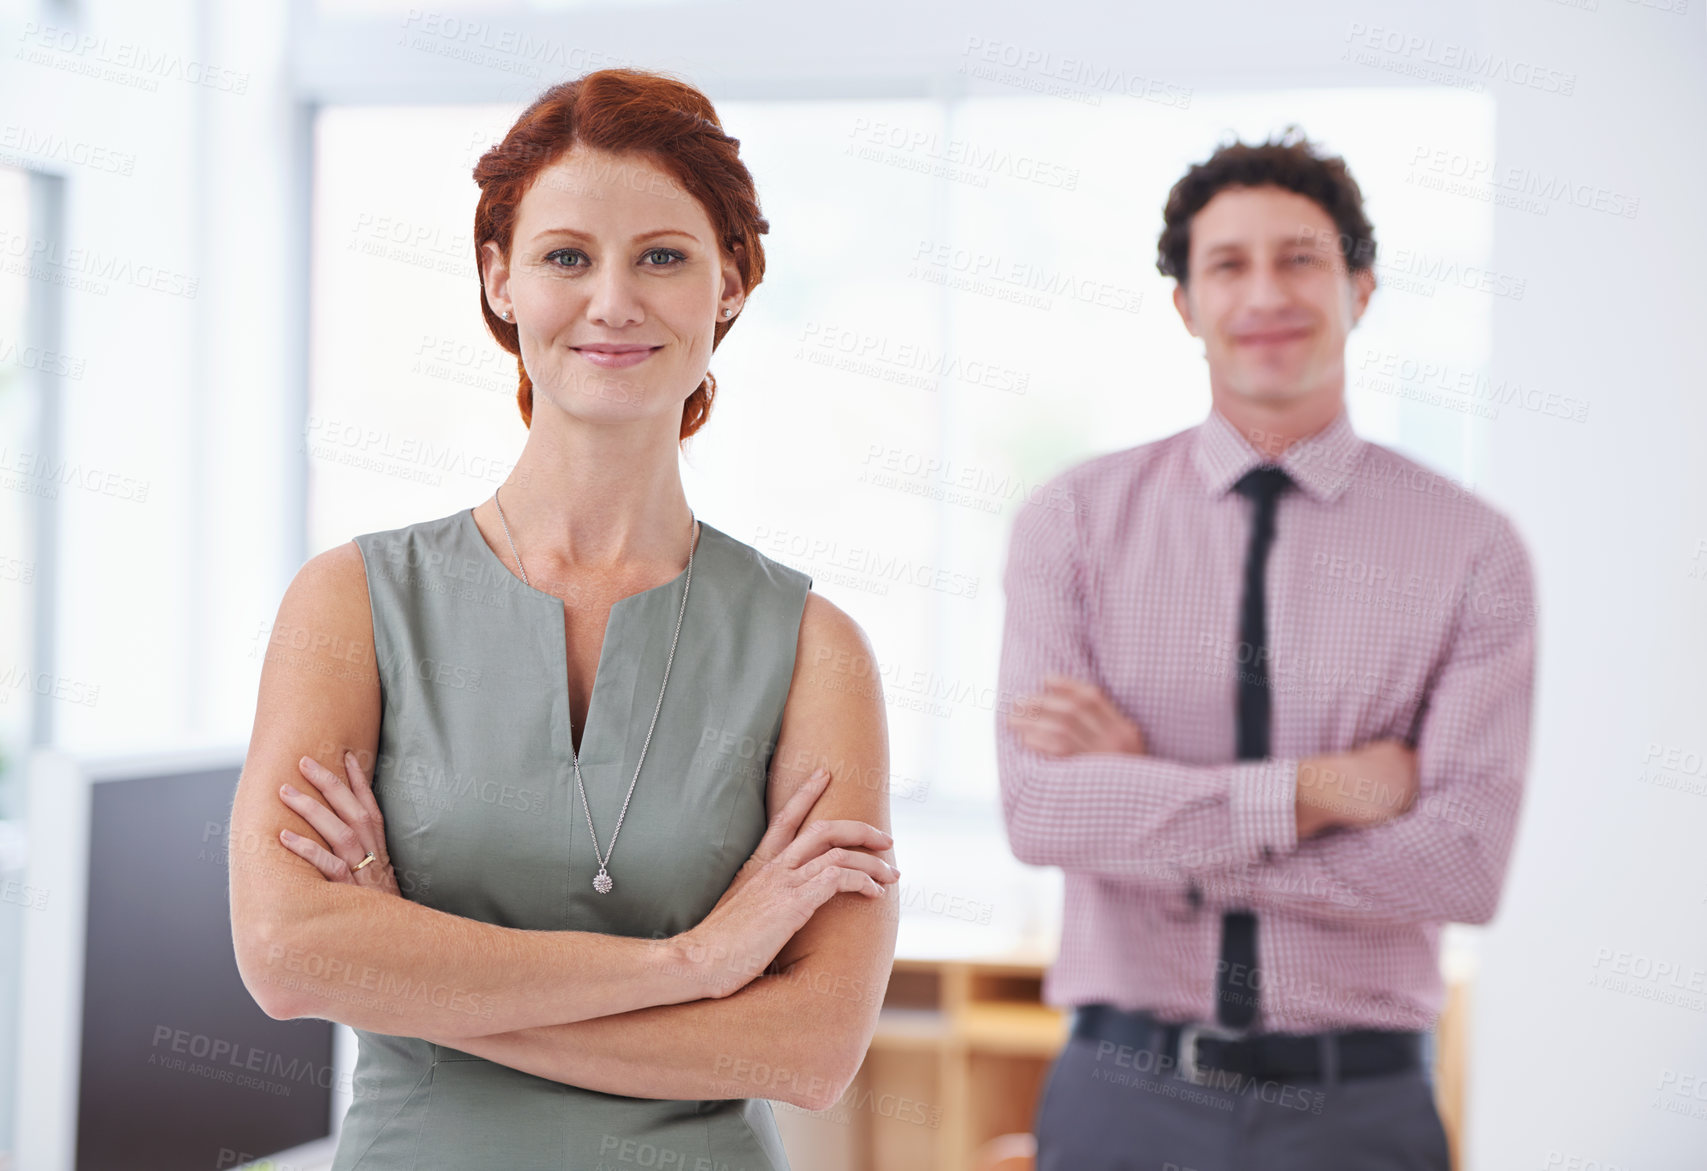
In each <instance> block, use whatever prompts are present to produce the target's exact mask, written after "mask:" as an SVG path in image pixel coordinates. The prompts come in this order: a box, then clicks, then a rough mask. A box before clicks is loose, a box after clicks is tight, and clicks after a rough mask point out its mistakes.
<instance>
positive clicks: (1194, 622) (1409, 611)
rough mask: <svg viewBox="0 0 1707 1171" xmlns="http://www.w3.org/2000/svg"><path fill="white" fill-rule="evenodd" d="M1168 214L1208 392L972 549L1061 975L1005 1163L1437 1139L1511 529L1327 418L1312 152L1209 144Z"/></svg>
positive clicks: (1321, 1151) (1378, 1157)
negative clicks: (1443, 1045)
mask: <svg viewBox="0 0 1707 1171" xmlns="http://www.w3.org/2000/svg"><path fill="white" fill-rule="evenodd" d="M1164 224H1165V227H1164V231H1163V232H1162V235H1161V238H1160V241H1159V246H1158V254H1159V259H1158V267H1159V268H1160V270H1161V271H1162V273H1163V274H1164V275H1166V276H1171V277H1173V278H1174V279H1175V280H1176V282H1177V285H1176V288H1175V291H1174V304H1175V306H1176V307H1177V308H1178V310H1179V313H1180V317H1181V318H1182V319H1183V321H1184V322H1185V326H1186V328H1187V329H1188V330H1189V331H1190V332H1191V334H1192V335H1193V336H1194V337H1198V338H1200V339H1202V341H1203V345H1204V355H1205V358H1206V360H1207V362H1208V366H1209V384H1210V397H1211V402H1212V408H1211V410H1210V413H1209V416H1208V418H1206V419H1205V420H1204V421H1203V422H1202V423H1200V424H1198V425H1196V426H1194V427H1191V428H1189V429H1187V430H1185V431H1182V432H1180V433H1178V434H1176V435H1172V436H1170V437H1168V438H1166V439H1162V440H1159V441H1157V442H1154V443H1147V444H1143V445H1140V446H1138V447H1133V448H1129V449H1126V450H1121V451H1114V452H1110V453H1108V454H1105V455H1101V456H1098V457H1095V458H1093V459H1090V460H1088V461H1086V462H1084V463H1081V464H1079V465H1078V466H1076V467H1073V468H1070V469H1069V470H1067V471H1066V472H1064V473H1062V474H1061V475H1059V476H1057V477H1056V478H1055V479H1054V480H1053V481H1051V483H1050V485H1049V487H1050V489H1051V491H1048V492H1044V493H1039V494H1037V497H1036V498H1035V499H1034V500H1033V501H1032V502H1030V503H1028V504H1027V505H1026V506H1024V507H1023V508H1022V509H1021V511H1020V513H1019V515H1018V517H1017V518H1016V520H1015V523H1014V529H1013V534H1012V540H1011V543H1010V546H1009V552H1008V562H1007V568H1006V574H1005V578H1004V584H1005V587H1006V592H1007V613H1006V619H1005V627H1004V636H1003V644H1002V653H1001V680H1000V685H1001V690H1002V694H1004V695H1006V696H1013V697H1022V698H1019V699H1017V700H1016V702H1015V703H1014V704H1013V706H1012V710H1011V711H1010V713H1009V714H1008V716H1007V718H1005V719H1004V720H1002V721H1000V722H999V727H998V732H997V736H998V761H999V766H1000V779H1001V791H1002V802H1003V810H1004V815H1005V819H1006V823H1007V828H1008V835H1009V840H1010V842H1011V845H1012V848H1013V851H1014V853H1015V855H1016V856H1017V857H1018V858H1019V859H1020V860H1021V861H1024V862H1029V863H1032V864H1035V865H1049V866H1059V867H1061V868H1062V869H1063V870H1064V871H1065V876H1066V885H1065V895H1066V907H1065V914H1064V917H1063V931H1062V941H1061V953H1060V956H1059V958H1058V960H1057V961H1056V963H1055V964H1054V966H1053V967H1052V968H1051V969H1050V971H1049V974H1048V977H1047V980H1046V982H1045V998H1046V999H1047V1000H1048V1001H1049V1002H1050V1003H1052V1004H1057V1005H1062V1006H1072V1007H1073V1008H1074V1009H1075V1012H1074V1021H1073V1031H1072V1037H1071V1039H1070V1041H1069V1043H1068V1045H1067V1047H1066V1049H1065V1050H1064V1051H1063V1052H1062V1054H1061V1056H1060V1057H1059V1059H1058V1060H1057V1062H1056V1063H1055V1065H1054V1067H1053V1069H1052V1070H1051V1072H1050V1076H1049V1080H1048V1083H1047V1085H1046V1086H1045V1089H1044V1093H1043V1097H1042V1101H1041V1102H1040V1105H1039V1110H1038V1117H1037V1123H1036V1131H1037V1139H1038V1159H1037V1167H1038V1171H1099V1169H1102V1168H1110V1169H1112V1168H1116V1167H1118V1168H1123V1169H1125V1168H1151V1169H1155V1171H1161V1169H1163V1168H1177V1169H1179V1171H1186V1169H1191V1171H1222V1169H1232V1168H1261V1169H1262V1171H1287V1169H1290V1168H1300V1169H1304V1168H1307V1169H1309V1171H1321V1169H1323V1168H1339V1167H1343V1168H1351V1169H1355V1171H1379V1169H1385V1168H1426V1169H1441V1171H1444V1169H1445V1168H1447V1167H1448V1165H1449V1160H1448V1150H1447V1143H1446V1138H1445V1134H1444V1132H1443V1128H1442V1125H1441V1121H1440V1118H1439V1116H1438V1114H1437V1113H1436V1110H1435V1106H1434V1100H1433V1092H1432V1084H1431V1079H1430V1076H1429V1070H1428V1059H1429V1054H1430V1051H1431V1050H1430V1046H1429V1044H1428V1042H1429V1041H1430V1040H1431V1035H1430V1032H1429V1030H1431V1029H1432V1027H1433V1025H1434V1022H1435V1021H1436V1019H1437V1018H1438V1016H1439V1013H1440V1009H1441V1006H1442V1003H1443V999H1444V988H1443V984H1442V980H1441V975H1440V967H1439V937H1440V927H1441V924H1442V923H1445V922H1461V923H1485V922H1487V921H1488V920H1489V919H1490V918H1491V917H1492V916H1493V914H1494V910H1495V908H1496V906H1497V905H1498V902H1499V895H1500V887H1501V885H1502V882H1503V880H1504V876H1505V872H1506V864H1507V859H1508V856H1509V853H1510V849H1511V843H1512V838H1513V835H1514V832H1515V828H1516V821H1517V815H1518V810H1519V806H1520V803H1521V797H1522V789H1523V776H1524V769H1525V762H1526V758H1527V753H1528V738H1529V725H1530V710H1531V699H1530V697H1531V688H1532V681H1533V674H1534V658H1535V626H1534V623H1535V613H1534V606H1533V601H1532V586H1531V573H1530V567H1529V561H1528V556H1527V554H1526V552H1525V550H1524V548H1523V545H1522V543H1521V542H1520V540H1519V538H1518V536H1517V533H1516V532H1515V531H1514V529H1513V527H1512V525H1511V524H1510V522H1509V521H1507V520H1506V519H1505V518H1504V517H1503V516H1502V515H1501V514H1500V513H1498V512H1496V511H1495V510H1494V509H1492V508H1491V507H1489V506H1488V505H1487V504H1485V503H1484V502H1482V501H1480V500H1478V499H1476V498H1475V497H1473V496H1471V495H1469V494H1468V493H1467V492H1466V491H1464V490H1463V489H1462V488H1460V487H1458V486H1457V485H1455V484H1453V483H1452V482H1451V481H1449V480H1446V479H1444V478H1443V477H1441V476H1439V475H1438V474H1436V473H1434V472H1432V471H1430V470H1428V469H1427V468H1424V467H1422V466H1421V465H1419V464H1417V463H1415V462H1413V461H1412V460H1409V459H1407V458H1405V457H1404V456H1402V455H1400V454H1398V453H1397V452H1394V451H1392V450H1389V449H1387V448H1385V447H1381V446H1379V445H1376V444H1373V443H1370V442H1367V441H1365V440H1363V439H1361V438H1359V437H1358V436H1357V435H1356V434H1355V433H1354V432H1353V430H1352V428H1351V425H1350V422H1349V420H1348V418H1347V416H1346V408H1345V348H1346V341H1347V338H1348V336H1349V334H1350V332H1351V330H1352V328H1353V327H1354V326H1355V325H1356V324H1357V321H1358V319H1359V318H1360V317H1361V316H1362V315H1363V313H1364V311H1365V309H1366V308H1367V306H1368V304H1369V299H1370V296H1371V294H1372V293H1373V292H1374V289H1375V277H1374V261H1375V242H1374V237H1373V232H1372V229H1371V228H1370V225H1369V223H1368V221H1367V220H1366V219H1365V217H1364V213H1363V207H1362V196H1361V193H1360V191H1359V189H1358V186H1357V184H1356V182H1355V181H1354V180H1353V179H1352V177H1351V175H1350V173H1349V172H1348V170H1347V168H1346V166H1345V164H1344V162H1343V161H1342V160H1340V159H1338V158H1330V157H1323V156H1322V155H1320V154H1319V153H1318V152H1317V151H1316V150H1315V148H1314V147H1313V146H1312V145H1311V144H1310V143H1309V142H1308V141H1307V140H1304V139H1302V138H1301V136H1298V135H1296V134H1293V133H1289V134H1288V135H1287V136H1286V137H1285V138H1283V139H1282V140H1281V141H1279V142H1275V141H1272V140H1271V141H1269V142H1265V143H1263V144H1261V145H1256V146H1247V145H1245V144H1243V143H1234V144H1231V145H1228V146H1223V147H1221V148H1220V149H1218V150H1217V151H1215V153H1214V154H1213V155H1212V156H1211V157H1210V158H1209V159H1208V160H1207V161H1205V162H1203V163H1201V164H1199V165H1196V166H1194V167H1192V168H1191V169H1190V170H1189V171H1188V173H1187V174H1186V175H1185V176H1184V177H1183V178H1182V179H1181V180H1180V181H1179V182H1178V183H1177V184H1176V185H1175V187H1174V188H1173V190H1172V192H1171V193H1170V194H1169V197H1168V201H1167V206H1166V209H1165V212H1164ZM1061 499H1070V500H1071V501H1072V502H1073V505H1072V508H1071V509H1070V510H1062V509H1060V507H1059V505H1058V501H1059V500H1061ZM1051 505H1055V507H1051Z"/></svg>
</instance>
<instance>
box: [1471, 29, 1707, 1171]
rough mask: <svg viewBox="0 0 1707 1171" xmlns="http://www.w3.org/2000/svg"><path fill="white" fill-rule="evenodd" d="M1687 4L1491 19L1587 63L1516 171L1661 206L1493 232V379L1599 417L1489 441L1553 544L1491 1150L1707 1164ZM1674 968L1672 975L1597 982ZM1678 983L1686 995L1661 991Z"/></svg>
mask: <svg viewBox="0 0 1707 1171" xmlns="http://www.w3.org/2000/svg"><path fill="white" fill-rule="evenodd" d="M1690 5H1691V8H1690V11H1688V12H1687V13H1685V14H1682V15H1680V14H1677V13H1674V12H1671V11H1665V10H1660V9H1656V8H1653V7H1648V6H1646V5H1642V4H1637V3H1633V2H1631V0H1599V6H1598V10H1596V11H1588V10H1583V9H1576V8H1568V7H1563V6H1559V5H1555V4H1551V3H1536V4H1523V5H1518V4H1513V5H1502V6H1500V7H1499V8H1498V9H1497V16H1496V17H1495V20H1494V22H1493V23H1492V25H1491V26H1490V29H1489V39H1490V40H1491V41H1494V42H1495V43H1499V44H1503V45H1509V46H1511V47H1512V48H1514V49H1516V50H1520V51H1522V52H1523V53H1526V54H1528V55H1530V56H1532V57H1533V58H1534V59H1536V60H1540V61H1545V62H1549V63H1551V62H1557V63H1559V64H1558V67H1559V68H1563V69H1570V70H1575V71H1576V72H1577V73H1578V74H1579V80H1578V83H1577V86H1576V92H1575V93H1574V95H1573V96H1571V97H1570V98H1561V97H1559V96H1557V95H1550V94H1545V93H1537V92H1533V91H1531V92H1514V93H1511V94H1510V95H1509V97H1508V96H1507V95H1504V94H1502V101H1501V106H1500V116H1499V131H1498V133H1499V158H1500V161H1501V163H1502V164H1511V165H1517V166H1525V167H1531V168H1534V169H1536V170H1537V171H1541V172H1552V173H1555V174H1559V175H1566V176H1570V177H1571V178H1572V181H1573V182H1575V183H1581V184H1587V185H1593V186H1598V187H1603V188H1608V189H1612V190H1614V191H1617V192H1620V193H1629V194H1632V195H1634V196H1636V197H1638V198H1639V199H1640V201H1641V202H1640V204H1639V206H1638V209H1637V214H1636V216H1635V218H1634V219H1623V218H1618V217H1615V216H1613V215H1609V214H1605V213H1601V212H1595V211H1592V210H1588V211H1582V210H1577V209H1555V210H1554V211H1552V212H1550V213H1549V214H1548V215H1547V216H1545V217H1536V216H1531V215H1525V214H1521V213H1518V214H1503V215H1501V216H1500V218H1499V219H1498V221H1497V226H1496V235H1495V255H1496V267H1497V268H1500V269H1502V270H1506V271H1509V272H1512V273H1515V274H1521V275H1522V276H1524V277H1526V278H1527V292H1526V295H1525V296H1524V298H1523V299H1522V301H1520V302H1515V303H1506V304H1502V305H1501V306H1500V307H1499V309H1498V310H1497V311H1496V312H1497V314H1498V316H1497V317H1496V319H1495V363H1496V365H1497V367H1498V368H1499V371H1500V373H1502V374H1505V375H1508V376H1512V377H1520V378H1521V379H1523V380H1524V381H1525V382H1526V383H1527V382H1533V383H1534V384H1535V385H1536V386H1538V387H1542V388H1546V389H1548V390H1558V391H1561V392H1564V393H1568V394H1573V395H1576V396H1579V397H1582V398H1586V399H1588V400H1590V409H1589V415H1588V425H1587V426H1583V427H1561V426H1548V425H1547V424H1548V423H1549V422H1550V421H1549V420H1546V419H1533V418H1525V419H1523V420H1521V423H1522V424H1523V425H1521V426H1520V425H1518V424H1519V422H1520V420H1517V419H1513V420H1512V421H1511V424H1512V425H1511V426H1509V427H1496V428H1494V429H1493V436H1492V438H1493V443H1492V447H1491V450H1490V453H1489V459H1488V466H1489V468H1490V469H1491V472H1492V477H1491V483H1490V484H1489V492H1490V494H1491V495H1492V496H1494V497H1495V498H1496V499H1498V500H1500V501H1502V502H1504V503H1505V504H1506V506H1507V507H1509V508H1510V510H1511V511H1512V513H1513V514H1514V515H1515V516H1516V517H1517V519H1518V522H1519V524H1520V525H1521V526H1522V528H1523V531H1524V534H1525V536H1526V537H1527V538H1528V540H1529V543H1530V548H1531V551H1532V553H1533V555H1534V558H1535V562H1536V567H1537V573H1538V578H1539V584H1540V608H1541V616H1542V625H1541V632H1540V635H1541V637H1540V647H1541V651H1540V653H1541V659H1542V668H1541V693H1540V696H1539V703H1538V708H1537V722H1536V727H1535V740H1534V756H1533V763H1532V766H1531V772H1530V793H1529V801H1528V804H1527V807H1526V809H1525V811H1524V816H1523V821H1522V828H1521V831H1520V836H1519V841H1518V846H1517V851H1516V856H1515V860H1514V862H1513V866H1512V875H1511V880H1510V883H1509V885H1508V887H1507V891H1506V898H1505V902H1504V904H1503V905H1502V907H1501V911H1500V916H1499V918H1498V920H1497V921H1496V924H1495V925H1494V928H1493V930H1492V931H1491V932H1490V933H1489V934H1488V936H1487V938H1486V939H1485V940H1484V941H1483V954H1482V973H1481V981H1480V987H1479V989H1478V1001H1477V1004H1476V1029H1475V1039H1474V1051H1475V1055H1476V1066H1475V1078H1476V1082H1475V1094H1474V1104H1473V1113H1472V1123H1473V1130H1472V1135H1473V1141H1472V1149H1473V1150H1474V1152H1475V1154H1476V1156H1477V1164H1476V1165H1477V1167H1478V1168H1490V1169H1491V1168H1505V1167H1544V1166H1571V1165H1572V1164H1570V1162H1569V1160H1570V1159H1573V1158H1578V1159H1581V1160H1583V1162H1584V1164H1588V1163H1589V1161H1590V1160H1599V1166H1600V1167H1602V1168H1605V1167H1609V1166H1617V1167H1620V1168H1631V1169H1635V1168H1641V1169H1644V1171H1647V1169H1652V1168H1685V1167H1691V1168H1692V1167H1700V1166H1703V1165H1707V1116H1697V1117H1691V1116H1686V1115H1679V1114H1674V1113H1670V1112H1669V1111H1668V1110H1667V1109H1666V1108H1665V1107H1666V1106H1667V1105H1668V1104H1671V1105H1676V1104H1679V1103H1681V1104H1682V1105H1683V1106H1684V1107H1685V1108H1688V1107H1694V1108H1697V1109H1701V1110H1702V1111H1703V1114H1704V1115H1707V1100H1703V1099H1701V1098H1698V1097H1694V1096H1692V1094H1691V1093H1678V1092H1675V1090H1676V1089H1677V1087H1679V1086H1680V1085H1683V1084H1684V1083H1683V1081H1682V1079H1684V1078H1707V984H1704V982H1707V930H1704V928H1707V873H1704V872H1703V868H1702V865H1701V860H1702V858H1703V849H1702V842H1703V838H1704V835H1707V777H1704V775H1703V771H1704V768H1707V766H1703V765H1702V764H1701V763H1700V760H1699V754H1700V753H1702V752H1703V751H1707V719H1703V714H1704V713H1707V674H1704V673H1703V672H1702V670H1701V664H1700V659H1701V655H1702V652H1703V650H1704V649H1707V545H1704V544H1703V539H1704V538H1707V462H1704V461H1703V459H1702V453H1701V445H1702V442H1703V440H1704V439H1707V377H1704V376H1703V364H1702V351H1701V341H1700V337H1701V333H1700V325H1701V321H1702V319H1703V317H1704V315H1707V293H1704V292H1703V286H1702V282H1701V276H1700V269H1701V265H1702V262H1703V260H1704V259H1707V227H1704V225H1703V220H1702V216H1701V207H1702V196H1703V192H1704V191H1707V153H1704V150H1703V145H1702V144H1703V141H1704V139H1703V134H1704V131H1707V12H1704V11H1703V7H1704V6H1703V5H1702V4H1701V2H1700V0H1690ZM1692 574H1693V576H1691V575H1692ZM1651 744H1658V745H1660V746H1661V750H1662V756H1661V757H1659V758H1658V759H1656V760H1653V761H1650V760H1649V758H1648V752H1649V746H1650V745H1651ZM1671 750H1676V751H1677V752H1678V753H1679V758H1678V759H1679V763H1680V764H1683V763H1686V762H1685V761H1684V758H1683V755H1682V754H1683V753H1686V752H1688V753H1694V754H1697V755H1696V758H1695V760H1694V761H1693V762H1687V763H1690V764H1691V765H1692V767H1693V769H1694V770H1695V772H1694V775H1693V784H1694V791H1693V792H1690V791H1686V790H1685V789H1684V788H1673V787H1667V786H1668V785H1679V784H1685V783H1687V782H1689V781H1690V780H1691V777H1690V776H1689V775H1687V774H1685V773H1683V772H1682V771H1681V770H1680V769H1677V768H1671V769H1667V768H1665V767H1664V756H1663V753H1665V752H1668V751H1671ZM1656 765H1657V766H1659V767H1657V768H1656V767H1654V766H1656ZM1656 773H1657V774H1658V782H1659V783H1654V778H1655V774H1656ZM1644 775H1646V776H1647V777H1648V780H1646V781H1644V780H1643V779H1642V778H1643V777H1644ZM1620 953H1629V955H1628V957H1621V956H1620ZM1597 960H1598V961H1599V962H1598V964H1597ZM1660 964H1670V965H1673V967H1674V968H1675V969H1676V970H1677V972H1678V973H1679V974H1678V975H1677V976H1676V977H1675V980H1676V983H1675V984H1674V983H1673V977H1670V976H1668V977H1665V978H1661V979H1654V978H1651V977H1650V978H1646V979H1644V978H1640V976H1638V975H1634V974H1632V975H1630V976H1628V977H1626V978H1627V979H1628V981H1629V983H1628V990H1625V989H1621V988H1619V987H1618V986H1617V985H1616V983H1615V984H1614V986H1613V987H1603V986H1599V982H1598V981H1597V979H1596V978H1597V977H1604V976H1605V975H1607V974H1611V975H1613V976H1621V975H1623V973H1620V972H1619V971H1618V970H1617V969H1618V968H1620V967H1628V968H1629V969H1630V971H1631V973H1641V972H1648V971H1650V968H1651V967H1653V966H1657V965H1660ZM1668 993H1669V994H1672V995H1674V996H1675V994H1677V993H1682V994H1683V995H1684V997H1685V999H1686V1001H1687V1003H1683V1004H1679V1003H1671V1004H1668V1003H1665V1002H1664V1001H1663V999H1649V998H1648V997H1652V996H1656V995H1657V996H1661V997H1664V996H1665V995H1667V994H1668ZM1668 1075H1669V1076H1670V1077H1671V1078H1672V1080H1671V1081H1670V1082H1667V1078H1668ZM1662 1083H1664V1086H1663V1085H1662ZM1665 1086H1669V1087H1670V1088H1669V1089H1667V1088H1665ZM1703 1092H1707V1091H1703ZM1555 1153H1557V1154H1558V1155H1559V1156H1562V1160H1561V1161H1559V1162H1548V1159H1549V1158H1552V1157H1553V1156H1554V1154H1555Z"/></svg>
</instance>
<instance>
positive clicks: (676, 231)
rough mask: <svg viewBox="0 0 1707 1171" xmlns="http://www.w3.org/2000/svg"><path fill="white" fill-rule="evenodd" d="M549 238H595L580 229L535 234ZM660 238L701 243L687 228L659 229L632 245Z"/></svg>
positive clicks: (541, 237)
mask: <svg viewBox="0 0 1707 1171" xmlns="http://www.w3.org/2000/svg"><path fill="white" fill-rule="evenodd" d="M547 236H568V237H570V238H572V239H576V240H591V239H592V238H593V237H591V236H589V235H587V233H585V232H583V231H581V230H580V229H578V228H546V229H544V230H543V231H539V232H535V233H534V237H533V238H534V239H535V240H543V239H545V238H546V237H547ZM658 236H686V237H687V238H688V239H690V240H692V241H693V242H694V243H695V244H698V243H699V237H698V236H696V235H694V234H693V233H692V232H690V231H688V230H687V229H686V228H659V229H658V230H656V231H653V232H642V233H641V234H640V235H638V236H636V237H634V239H633V241H632V243H635V244H638V243H640V242H641V241H642V240H651V239H654V238H656V237H658Z"/></svg>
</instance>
